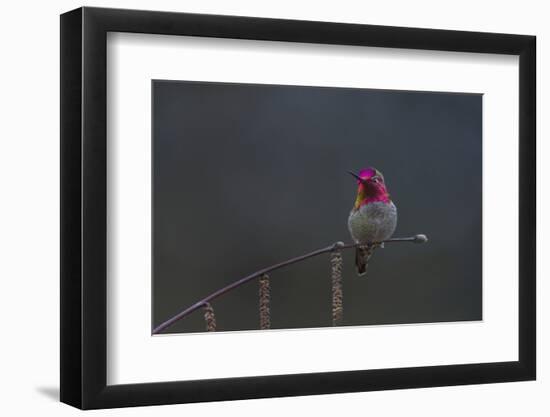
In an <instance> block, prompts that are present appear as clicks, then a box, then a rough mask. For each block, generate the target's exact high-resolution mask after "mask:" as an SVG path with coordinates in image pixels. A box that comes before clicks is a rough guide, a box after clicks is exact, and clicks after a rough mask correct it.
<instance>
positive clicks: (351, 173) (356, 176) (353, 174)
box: [348, 171, 366, 184]
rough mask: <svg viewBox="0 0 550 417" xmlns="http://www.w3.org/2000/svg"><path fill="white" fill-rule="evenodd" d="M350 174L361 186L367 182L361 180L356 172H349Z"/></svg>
mask: <svg viewBox="0 0 550 417" xmlns="http://www.w3.org/2000/svg"><path fill="white" fill-rule="evenodd" d="M348 174H350V175H351V176H352V177H353V178H355V179H356V180H357V181H359V182H360V183H361V184H365V182H366V181H365V180H364V179H363V178H361V177H360V176H359V175H357V174H356V173H355V172H352V171H348Z"/></svg>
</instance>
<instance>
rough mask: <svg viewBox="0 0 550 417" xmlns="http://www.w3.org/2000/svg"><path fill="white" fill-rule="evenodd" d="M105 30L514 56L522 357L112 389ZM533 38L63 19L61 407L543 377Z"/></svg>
mask: <svg viewBox="0 0 550 417" xmlns="http://www.w3.org/2000/svg"><path fill="white" fill-rule="evenodd" d="M108 32H132V33H148V34H163V35H187V36H200V37H217V38H236V39H255V40H270V41H287V42H306V43H320V44H334V45H358V46H371V47H373V46H374V47H384V48H405V49H422V50H441V51H457V52H478V53H491V54H510V55H518V56H519V155H518V157H519V167H520V174H519V217H520V218H519V227H520V229H519V294H518V297H519V360H518V361H514V362H496V363H477V364H467V365H453V364H450V365H444V366H423V367H412V368H398V369H376V370H357V371H345V372H327V373H312V374H293V375H276V376H261V377H260V376H258V377H241V378H227V379H210V380H199V381H176V382H162V383H141V384H131V385H113V386H109V385H107V384H106V375H107V370H106V367H107V343H106V336H107V335H106V328H107V314H106V307H107V306H106V299H107V285H106V244H107V225H106V220H107V219H106V213H107V205H106V203H107V201H106V200H107V197H106V195H107V194H106V190H107V174H106V160H107V146H106V127H107V111H106V93H107V87H106V81H107V80H106V76H107V73H106V44H107V42H106V39H107V33H108ZM535 45H536V38H535V37H534V36H524V35H510V34H494V33H479V32H462V31H450V30H432V29H416V28H403V27H387V26H372V25H358V24H340V23H324V22H312V21H295V20H279V19H265V18H251V17H234V16H218V15H201V14H186V13H171V12H154V11H137V10H120V9H103V8H88V7H84V8H79V9H76V10H73V11H70V12H67V13H65V14H63V15H61V53H60V56H61V92H60V93H61V309H60V314H61V401H62V402H64V403H67V404H70V405H73V406H75V407H78V408H82V409H95V408H111V407H123V406H142V405H155V404H174V403H188V402H200V401H216V400H235V399H246V398H262V397H279V396H296V395H311V394H325V393H341V392H356V391H375V390H387V389H399V388H421V387H434V386H446V385H462V384H481V383H495V382H507V381H524V380H533V379H535V377H536V346H535V345H536V315H535V309H536V305H535V301H536V297H535V293H536V283H535V279H536V276H535V261H536V259H535V256H536V255H535V253H536V250H535V249H536V240H535V236H536V206H535V201H536V157H535V156H536V146H535V105H536V92H535V86H536V84H535V78H536V77H535V75H536V74H535V61H536V56H535V50H536V47H535Z"/></svg>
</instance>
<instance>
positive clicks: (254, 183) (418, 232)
mask: <svg viewBox="0 0 550 417" xmlns="http://www.w3.org/2000/svg"><path fill="white" fill-rule="evenodd" d="M152 103H153V114H152V124H153V129H152V149H153V173H152V183H153V195H152V201H153V224H152V227H153V230H152V233H153V247H152V255H153V274H152V288H153V295H152V296H153V300H152V301H153V303H152V305H153V311H152V323H153V329H152V332H153V334H174V333H197V332H205V331H247V330H248V331H249V330H259V329H260V330H267V329H272V330H273V329H305V328H322V327H332V326H366V325H404V324H414V323H436V322H438V323H439V322H456V321H479V320H482V319H483V317H482V183H483V178H482V95H481V94H469V93H450V92H425V91H397V90H375V89H361V88H333V87H314V86H311V87H310V86H291V85H264V84H238V83H219V82H197V81H179V80H153V81H152ZM418 243H422V244H418ZM262 271H267V272H266V273H262ZM209 297H210V298H209ZM205 300H206V301H205Z"/></svg>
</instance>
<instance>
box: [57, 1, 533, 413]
mask: <svg viewBox="0 0 550 417" xmlns="http://www.w3.org/2000/svg"><path fill="white" fill-rule="evenodd" d="M535 102H536V100H535V37H533V36H526V35H509V34H493V33H475V32H460V31H447V30H432V29H417V28H402V27H387V26H372V25H356V24H341V23H326V22H311V21H293V20H276V19H264V18H250V17H236V16H216V15H199V14H185V13H168V12H152V11H136V10H118V9H101V8H88V7H84V8H80V9H77V10H74V11H71V12H68V13H65V14H63V15H62V16H61V164H62V166H61V210H62V211H61V267H62V268H61V312H60V314H61V401H63V402H65V403H67V404H70V405H73V406H75V407H79V408H82V409H92V408H111V407H124V406H138V405H154V404H172V403H185V402H199V401H216V400H232V399H245V398H262V397H276V396H295V395H311V394H323V393H338V392H352V391H370V390H386V389H398V388H420V387H433V386H444V385H461V384H480V383H494V382H506V381H523V380H532V379H535V375H536V350H535V345H536V343H535V341H536V334H535V328H536V317H535V299H536V297H535V245H536V242H535V235H536V233H535V231H536V224H535V217H536V216H535V215H536V213H535V201H536V195H535V194H536V193H535V161H536V158H535V152H536V151H535Z"/></svg>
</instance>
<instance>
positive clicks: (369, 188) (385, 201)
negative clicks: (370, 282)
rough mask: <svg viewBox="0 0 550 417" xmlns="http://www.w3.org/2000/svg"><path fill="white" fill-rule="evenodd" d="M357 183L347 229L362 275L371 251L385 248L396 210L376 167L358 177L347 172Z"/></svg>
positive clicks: (363, 171)
mask: <svg viewBox="0 0 550 417" xmlns="http://www.w3.org/2000/svg"><path fill="white" fill-rule="evenodd" d="M348 173H349V174H350V175H351V176H353V177H354V178H355V179H356V180H357V184H358V188H357V197H356V199H355V204H354V205H353V208H352V209H351V213H350V214H349V218H348V228H349V231H350V234H351V237H352V239H353V240H354V241H355V243H359V244H361V246H358V247H357V248H356V250H355V266H356V268H357V273H358V274H359V275H360V276H361V275H365V274H366V272H367V264H368V261H369V259H370V257H371V256H372V254H373V252H374V250H375V249H376V248H377V247H378V246H380V247H384V244H383V243H380V242H381V241H383V240H386V239H389V238H390V237H391V236H392V234H393V232H394V231H395V226H396V225H397V207H395V204H393V202H392V201H391V199H390V194H389V193H388V189H387V188H386V184H385V182H384V176H383V175H382V173H381V172H380V171H378V170H377V169H376V168H372V167H369V168H366V169H362V170H360V171H359V174H356V173H354V172H351V171H348Z"/></svg>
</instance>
